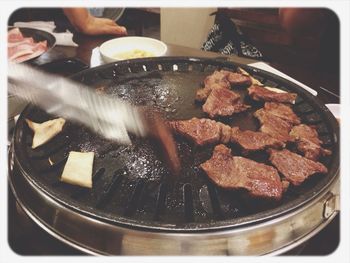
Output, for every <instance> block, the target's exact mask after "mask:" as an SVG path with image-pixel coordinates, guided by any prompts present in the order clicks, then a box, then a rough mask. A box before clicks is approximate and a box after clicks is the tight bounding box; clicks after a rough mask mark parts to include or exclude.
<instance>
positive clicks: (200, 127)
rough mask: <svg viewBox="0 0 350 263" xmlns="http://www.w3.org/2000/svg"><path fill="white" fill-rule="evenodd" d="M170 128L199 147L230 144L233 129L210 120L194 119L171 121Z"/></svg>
mask: <svg viewBox="0 0 350 263" xmlns="http://www.w3.org/2000/svg"><path fill="white" fill-rule="evenodd" d="M168 124H169V126H170V128H171V129H172V130H173V131H174V132H175V133H177V134H180V135H182V136H184V137H185V138H187V139H189V140H191V141H193V142H194V143H196V144H197V145H200V146H203V145H206V144H216V143H228V142H229V141H230V138H231V127H230V126H228V125H225V124H223V123H221V122H217V121H214V120H210V119H205V118H203V119H198V118H192V119H190V120H180V121H169V122H168Z"/></svg>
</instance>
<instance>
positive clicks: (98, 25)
mask: <svg viewBox="0 0 350 263" xmlns="http://www.w3.org/2000/svg"><path fill="white" fill-rule="evenodd" d="M81 31H82V33H84V34H86V35H119V36H120V35H127V31H126V28H125V27H123V26H119V25H118V24H117V23H116V22H115V21H113V20H111V19H108V18H99V17H94V16H90V18H89V21H88V23H87V24H86V27H85V28H82V30H81Z"/></svg>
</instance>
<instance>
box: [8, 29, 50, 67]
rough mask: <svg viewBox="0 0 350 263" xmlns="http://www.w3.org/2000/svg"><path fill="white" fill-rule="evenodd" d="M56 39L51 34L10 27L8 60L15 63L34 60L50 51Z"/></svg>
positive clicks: (37, 30)
mask: <svg viewBox="0 0 350 263" xmlns="http://www.w3.org/2000/svg"><path fill="white" fill-rule="evenodd" d="M55 43H56V38H55V37H54V36H53V35H52V34H51V33H49V32H46V31H43V30H39V29H33V28H24V27H21V28H19V27H9V28H8V31H7V58H8V60H9V61H11V62H14V63H22V62H25V61H30V60H33V59H35V58H37V57H39V56H41V55H42V54H44V53H46V52H47V51H48V50H50V49H51V48H52V47H53V46H54V45H55Z"/></svg>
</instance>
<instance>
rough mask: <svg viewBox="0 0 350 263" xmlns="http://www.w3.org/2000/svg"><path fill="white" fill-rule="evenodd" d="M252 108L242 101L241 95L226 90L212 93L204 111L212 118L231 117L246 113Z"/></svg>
mask: <svg viewBox="0 0 350 263" xmlns="http://www.w3.org/2000/svg"><path fill="white" fill-rule="evenodd" d="M249 108H250V106H248V105H245V104H243V103H242V102H241V101H240V95H239V94H237V93H236V92H233V91H231V90H229V89H226V88H218V89H214V90H212V91H211V93H210V95H209V97H208V98H207V101H206V102H205V103H204V104H203V111H204V112H206V113H208V115H209V116H210V117H211V118H215V117H218V116H231V115H232V114H234V113H237V112H242V111H246V110H247V109H249Z"/></svg>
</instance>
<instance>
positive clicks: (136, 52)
mask: <svg viewBox="0 0 350 263" xmlns="http://www.w3.org/2000/svg"><path fill="white" fill-rule="evenodd" d="M113 57H114V58H117V59H131V58H145V57H154V54H153V53H152V52H149V51H145V50H140V49H133V50H130V51H125V52H121V53H117V54H115V55H114V56H113Z"/></svg>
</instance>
